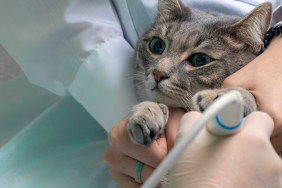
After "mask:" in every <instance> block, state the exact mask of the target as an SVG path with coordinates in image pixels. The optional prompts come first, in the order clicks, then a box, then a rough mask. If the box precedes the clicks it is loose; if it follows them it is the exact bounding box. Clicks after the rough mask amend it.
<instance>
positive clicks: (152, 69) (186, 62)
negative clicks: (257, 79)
mask: <svg viewBox="0 0 282 188" xmlns="http://www.w3.org/2000/svg"><path fill="white" fill-rule="evenodd" d="M157 6H158V10H157V15H156V18H155V21H154V23H153V25H152V26H151V28H150V29H149V30H148V31H147V32H145V34H144V35H143V36H141V37H140V39H139V40H138V42H137V45H136V48H135V60H136V64H135V77H134V87H135V91H136V96H137V98H138V100H139V101H141V103H139V104H137V105H136V106H134V107H133V109H132V112H131V113H130V115H129V120H128V124H127V130H128V134H129V137H130V139H131V140H132V142H134V143H136V144H141V145H149V144H151V143H152V142H153V141H154V140H156V139H157V138H158V137H159V136H160V135H161V134H162V133H163V131H164V129H165V125H166V123H167V120H168V116H169V110H168V109H169V107H180V108H185V109H186V110H187V111H191V110H198V111H201V112H203V111H204V110H205V109H206V108H207V107H208V106H209V105H210V104H211V103H212V102H213V101H214V100H215V99H217V98H218V97H219V96H221V95H223V94H224V93H226V92H228V91H230V90H237V91H239V92H240V93H241V95H242V97H243V106H244V115H245V116H246V115H248V114H249V113H251V112H252V111H255V110H256V108H257V105H256V102H255V99H254V97H253V95H252V94H250V93H249V92H248V91H247V90H245V89H242V88H239V87H238V88H236V87H235V88H222V87H221V85H222V83H223V81H224V79H225V78H226V77H228V76H229V75H231V74H232V73H234V72H236V71H237V70H239V69H241V68H242V67H244V66H245V65H247V64H248V62H250V61H251V60H253V59H254V58H255V57H257V56H258V55H259V54H261V53H262V52H263V50H264V48H263V42H262V40H263V37H264V33H265V32H266V31H267V29H268V27H269V24H270V21H271V15H272V5H271V3H269V2H266V3H263V4H261V5H259V6H258V7H256V8H255V9H254V10H252V11H251V12H250V13H249V14H248V15H246V16H244V17H243V18H240V17H236V16H230V15H224V14H221V13H217V12H204V11H200V10H197V9H192V8H189V7H187V6H185V5H184V4H183V3H182V2H181V1H180V0H159V1H158V5H157Z"/></svg>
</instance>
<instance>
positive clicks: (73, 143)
mask: <svg viewBox="0 0 282 188" xmlns="http://www.w3.org/2000/svg"><path fill="white" fill-rule="evenodd" d="M11 91H13V92H12V93H11ZM7 92H9V95H10V96H11V97H9V98H6V100H0V106H1V107H3V106H6V105H7V104H9V107H8V109H7V108H6V111H8V113H11V112H14V113H11V114H9V115H8V116H6V117H4V116H5V110H3V108H1V110H0V117H1V119H0V125H1V131H0V138H1V139H0V141H1V142H0V144H1V149H0V187H3V188H8V187H9V188H38V187H40V188H50V187H52V188H78V187H79V188H88V187H89V188H93V187H97V188H98V187H103V188H104V187H105V188H110V187H114V182H113V181H112V180H111V178H110V176H109V174H108V173H107V167H106V165H105V164H104V163H103V159H102V158H103V153H104V150H105V148H106V145H107V133H106V131H105V130H104V129H103V128H102V127H101V126H100V125H99V124H98V123H97V121H96V120H94V119H93V118H92V116H90V115H89V114H88V113H87V111H86V110H85V109H84V108H83V107H82V106H81V105H80V104H79V103H77V102H76V101H75V100H74V99H73V98H72V97H71V96H66V97H56V96H54V95H53V94H51V93H49V92H48V91H46V90H43V89H41V88H39V87H36V86H33V85H31V84H29V83H28V82H27V79H26V78H25V77H23V76H21V77H19V78H18V79H15V80H12V81H9V83H7V84H4V85H1V86H0V94H1V96H4V95H5V93H7ZM6 115H7V114H6ZM26 116H28V117H26Z"/></svg>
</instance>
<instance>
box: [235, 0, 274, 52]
mask: <svg viewBox="0 0 282 188" xmlns="http://www.w3.org/2000/svg"><path fill="white" fill-rule="evenodd" d="M271 16H272V5H271V3H270V2H266V3H263V4H261V5H260V6H258V7H256V8H255V9H253V10H252V11H251V12H250V13H249V14H248V15H247V16H245V17H244V18H243V19H241V20H240V21H239V22H237V23H236V24H235V25H233V27H235V28H234V31H235V32H236V35H237V37H238V38H240V39H241V40H244V42H246V43H247V44H248V45H250V46H251V47H252V48H253V49H254V50H255V51H257V50H260V49H261V46H262V40H263V37H264V34H265V32H266V31H267V29H268V27H269V24H270V21H271Z"/></svg>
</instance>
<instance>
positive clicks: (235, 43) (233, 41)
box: [222, 35, 245, 49]
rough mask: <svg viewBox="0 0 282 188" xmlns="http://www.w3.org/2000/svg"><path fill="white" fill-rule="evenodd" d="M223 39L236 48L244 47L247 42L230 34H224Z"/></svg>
mask: <svg viewBox="0 0 282 188" xmlns="http://www.w3.org/2000/svg"><path fill="white" fill-rule="evenodd" d="M222 39H223V40H224V41H225V42H226V43H227V44H228V45H230V46H231V47H233V48H235V49H242V48H243V47H244V46H245V44H244V43H242V42H240V41H238V40H236V39H234V38H232V37H230V36H228V35H223V36H222Z"/></svg>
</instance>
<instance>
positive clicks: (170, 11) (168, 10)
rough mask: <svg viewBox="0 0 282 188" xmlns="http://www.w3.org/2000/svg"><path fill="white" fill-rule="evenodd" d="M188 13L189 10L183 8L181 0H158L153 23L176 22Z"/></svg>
mask: <svg viewBox="0 0 282 188" xmlns="http://www.w3.org/2000/svg"><path fill="white" fill-rule="evenodd" d="M189 12H190V10H189V8H188V7H185V6H184V5H183V3H182V2H181V0H159V1H158V10H157V16H156V19H155V22H156V23H162V22H167V21H171V20H176V19H178V18H181V17H182V16H183V14H187V13H189Z"/></svg>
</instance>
